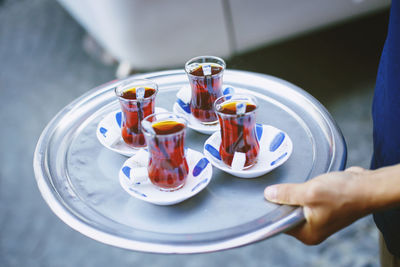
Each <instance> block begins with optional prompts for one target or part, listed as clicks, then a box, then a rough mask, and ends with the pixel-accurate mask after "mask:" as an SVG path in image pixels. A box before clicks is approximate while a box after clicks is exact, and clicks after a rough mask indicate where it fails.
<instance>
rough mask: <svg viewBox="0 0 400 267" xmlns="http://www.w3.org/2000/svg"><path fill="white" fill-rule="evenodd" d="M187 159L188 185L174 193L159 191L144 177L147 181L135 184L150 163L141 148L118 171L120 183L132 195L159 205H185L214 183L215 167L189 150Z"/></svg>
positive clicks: (146, 153) (145, 152)
mask: <svg viewBox="0 0 400 267" xmlns="http://www.w3.org/2000/svg"><path fill="white" fill-rule="evenodd" d="M186 160H187V162H188V165H189V174H188V176H187V178H186V183H185V185H184V186H183V187H182V188H180V189H178V190H176V191H172V192H165V191H161V190H159V189H158V188H157V187H156V186H155V185H153V184H152V183H151V182H150V180H149V179H148V178H147V175H146V174H145V176H146V177H145V180H144V181H143V180H142V181H139V182H138V181H133V177H134V175H135V172H137V173H140V175H143V174H144V173H143V169H146V166H147V162H148V152H147V151H146V150H144V149H141V150H140V152H138V153H137V154H136V155H134V156H133V157H131V158H129V159H128V160H126V161H125V163H124V164H123V165H122V167H121V169H120V171H119V182H120V184H121V186H122V188H123V189H124V190H125V191H126V192H127V193H128V194H130V195H131V196H133V197H135V198H137V199H140V200H143V201H146V202H149V203H152V204H156V205H173V204H177V203H179V202H182V201H184V200H186V199H188V198H190V197H192V196H194V195H196V194H198V193H199V192H200V191H201V190H203V189H204V188H205V187H206V186H207V185H208V184H209V183H210V181H211V178H212V166H211V164H209V161H208V159H207V158H205V157H204V155H203V154H202V153H200V152H198V151H195V150H192V149H190V148H189V149H187V150H186Z"/></svg>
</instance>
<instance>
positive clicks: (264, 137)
mask: <svg viewBox="0 0 400 267" xmlns="http://www.w3.org/2000/svg"><path fill="white" fill-rule="evenodd" d="M256 132H257V139H258V141H259V144H260V151H259V154H258V161H257V163H256V164H255V165H254V166H252V167H251V168H249V169H245V170H240V171H238V170H233V169H232V168H230V167H228V166H227V165H226V164H225V163H224V162H223V161H222V160H221V156H220V154H219V146H220V144H221V134H220V131H218V132H215V133H214V134H212V135H211V136H210V137H209V138H208V139H207V140H206V142H205V143H204V155H205V156H206V157H207V158H208V159H209V160H210V162H211V164H212V165H214V166H215V167H217V168H218V169H221V170H222V171H224V172H227V173H230V174H232V175H234V176H237V177H241V178H255V177H258V176H261V175H264V174H266V173H268V172H270V171H272V170H273V169H275V168H277V167H279V166H280V165H282V164H283V163H285V162H286V160H288V158H289V157H290V155H291V154H292V151H293V144H292V140H291V139H290V137H289V136H288V135H287V134H286V133H285V132H283V131H281V130H279V129H277V128H275V127H273V126H270V125H261V124H256Z"/></svg>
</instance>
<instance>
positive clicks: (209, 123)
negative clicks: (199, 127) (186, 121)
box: [197, 119, 218, 125]
mask: <svg viewBox="0 0 400 267" xmlns="http://www.w3.org/2000/svg"><path fill="white" fill-rule="evenodd" d="M197 120H198V121H199V122H200V123H201V124H203V125H216V124H218V120H216V121H201V120H199V119H197Z"/></svg>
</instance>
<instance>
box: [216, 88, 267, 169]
mask: <svg viewBox="0 0 400 267" xmlns="http://www.w3.org/2000/svg"><path fill="white" fill-rule="evenodd" d="M257 107H258V104H257V100H256V98H255V97H253V96H250V95H241V94H235V95H225V96H221V97H220V98H218V99H217V100H216V101H215V103H214V108H215V111H216V113H217V115H218V119H219V123H220V129H221V145H220V147H219V152H220V155H221V159H222V161H223V162H224V163H225V164H226V165H228V166H230V167H231V168H233V169H238V170H243V169H247V168H250V167H251V166H253V165H254V164H256V163H257V156H258V152H259V150H260V146H259V143H258V140H257V134H256V127H255V126H256V110H257Z"/></svg>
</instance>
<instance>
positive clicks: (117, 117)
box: [115, 111, 122, 128]
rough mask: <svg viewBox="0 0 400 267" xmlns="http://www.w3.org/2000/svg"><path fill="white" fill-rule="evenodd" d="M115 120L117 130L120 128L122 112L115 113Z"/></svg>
mask: <svg viewBox="0 0 400 267" xmlns="http://www.w3.org/2000/svg"><path fill="white" fill-rule="evenodd" d="M115 120H116V121H117V124H118V126H119V128H121V127H122V112H121V111H120V112H117V113H116V114H115Z"/></svg>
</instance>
